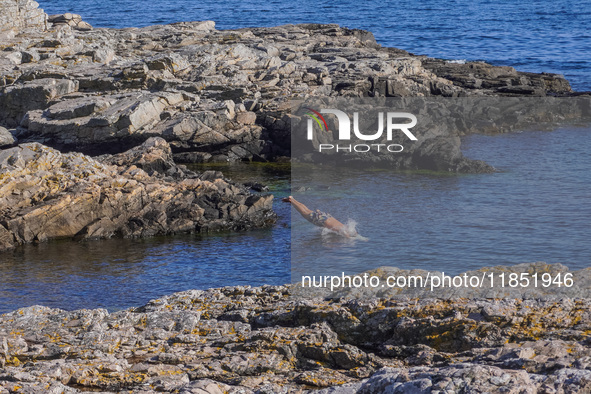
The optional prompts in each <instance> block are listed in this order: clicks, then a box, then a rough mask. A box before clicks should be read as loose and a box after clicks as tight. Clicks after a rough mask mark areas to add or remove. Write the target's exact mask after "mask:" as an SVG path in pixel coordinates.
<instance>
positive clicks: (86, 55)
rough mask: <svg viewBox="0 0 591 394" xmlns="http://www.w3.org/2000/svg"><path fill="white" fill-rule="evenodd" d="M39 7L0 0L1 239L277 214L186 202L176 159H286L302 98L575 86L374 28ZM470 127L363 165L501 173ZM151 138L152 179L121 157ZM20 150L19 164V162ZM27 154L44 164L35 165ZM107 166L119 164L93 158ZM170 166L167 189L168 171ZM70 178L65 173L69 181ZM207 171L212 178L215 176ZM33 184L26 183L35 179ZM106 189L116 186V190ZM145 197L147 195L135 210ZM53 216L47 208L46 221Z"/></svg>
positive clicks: (545, 90) (265, 206)
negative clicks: (393, 39) (144, 19)
mask: <svg viewBox="0 0 591 394" xmlns="http://www.w3.org/2000/svg"><path fill="white" fill-rule="evenodd" d="M37 6H38V4H37V3H36V2H34V1H31V0H1V1H0V9H2V18H3V19H2V24H0V26H2V27H1V28H0V29H1V31H0V37H1V38H2V39H1V41H0V149H4V150H3V151H2V152H3V153H2V156H1V157H2V160H1V162H0V182H1V183H0V213H1V215H2V220H1V221H0V249H6V248H9V247H12V246H15V245H19V244H22V243H27V242H38V241H43V240H47V239H53V238H62V237H63V238H72V237H78V238H82V239H85V238H99V237H111V236H119V235H122V236H147V235H155V234H170V233H176V232H181V231H188V232H191V231H213V230H216V229H241V228H252V227H260V226H266V225H269V224H271V223H272V222H273V220H272V213H269V210H270V208H271V202H272V201H271V198H270V197H265V198H262V197H261V196H259V195H257V194H252V195H251V196H246V194H244V193H248V192H246V191H243V192H238V191H236V190H234V191H232V192H228V190H230V189H231V188H230V187H228V188H226V189H225V191H223V192H222V194H224V195H225V197H224V198H221V199H220V198H218V197H219V195H218V194H216V192H214V191H212V192H211V193H210V194H208V196H207V198H206V199H201V200H199V199H198V200H199V201H197V200H192V201H188V200H187V198H186V196H185V194H186V190H188V189H189V187H188V186H187V185H188V184H189V183H194V185H193V187H195V188H198V187H200V186H199V185H197V184H196V181H195V179H198V178H199V176H200V175H198V174H193V173H190V172H187V171H186V170H184V169H182V168H181V167H179V166H178V165H177V164H175V163H203V162H227V161H288V160H290V155H291V154H292V151H291V150H292V146H291V141H290V134H291V131H290V123H291V119H292V118H293V117H294V115H293V114H291V113H290V102H291V101H293V100H307V99H313V98H319V97H332V98H347V97H353V98H355V97H358V98H359V97H374V98H375V97H378V98H387V97H468V98H470V97H474V98H479V97H489V96H491V97H492V96H494V97H506V98H507V99H510V98H514V97H539V98H547V97H549V96H571V95H574V94H575V93H573V92H572V90H571V88H570V85H569V83H568V81H566V80H565V79H564V78H563V77H561V76H559V75H554V74H546V73H543V74H533V73H524V72H519V71H516V70H515V69H513V68H511V67H496V66H491V65H489V64H486V63H482V62H468V63H466V64H458V63H452V62H447V61H445V60H440V59H432V58H428V57H426V56H415V55H412V54H410V53H408V52H406V51H403V50H399V49H396V48H384V47H381V46H380V45H379V44H377V43H376V41H375V39H374V37H373V35H372V34H371V33H370V32H366V31H361V30H354V29H347V28H343V27H339V26H337V25H316V24H307V25H285V26H278V27H270V28H252V29H238V30H226V31H223V30H216V29H215V23H214V22H212V21H204V22H182V23H175V24H171V25H157V26H149V27H145V28H128V29H103V28H98V29H93V28H92V26H90V25H89V24H87V23H86V22H84V21H83V20H82V17H80V15H75V14H70V13H66V14H62V15H52V16H47V15H45V14H44V13H43V11H42V10H40V9H39V8H37ZM547 107H548V108H553V107H554V105H553V104H552V103H551V104H549V105H547ZM573 107H575V106H570V108H573ZM588 107H590V105H589V101H586V102H585V103H584V104H583V105H582V106H581V108H580V110H579V111H578V112H577V111H575V113H572V114H570V115H572V116H573V117H575V118H577V117H580V116H581V114H587V115H589V114H590V113H591V111H589V108H588ZM541 112H544V113H546V112H548V111H545V110H544V111H541ZM475 113H477V112H475ZM560 115H561V116H562V114H560ZM495 131H496V132H502V130H500V128H498V127H497V128H496V129H495V128H492V129H491V128H490V127H489V128H488V129H487V130H486V132H495ZM473 132H482V130H481V128H479V127H468V128H466V129H464V130H462V131H460V132H458V131H453V130H446V129H442V128H440V127H437V125H436V126H435V129H434V130H429V132H428V133H426V134H425V135H424V136H423V137H422V138H421V140H420V141H419V142H418V143H416V144H414V145H413V146H412V147H411V148H410V149H409V150H408V152H405V153H404V154H402V155H399V156H393V157H394V158H393V159H392V158H388V160H386V161H383V162H380V163H378V162H377V161H376V160H374V159H375V158H370V160H368V161H367V163H369V164H371V165H373V164H379V165H381V166H386V167H389V168H394V169H402V170H405V169H411V170H412V169H415V170H421V169H427V170H436V171H451V172H491V171H494V168H492V167H491V166H489V165H488V164H486V163H484V162H482V161H480V160H473V159H469V158H466V157H464V156H463V154H462V152H461V150H460V144H461V140H460V135H459V134H466V133H473ZM154 138H156V139H159V140H158V141H159V142H158V144H160V145H161V146H163V147H164V146H166V150H167V153H166V155H167V157H166V158H164V159H162V160H163V161H164V162H165V163H166V165H165V166H164V167H162V168H161V169H162V170H163V171H165V172H166V174H161V175H162V176H163V177H164V178H162V177H161V178H162V179H160V180H152V179H149V178H148V177H147V176H148V175H149V177H154V176H156V177H158V176H159V175H158V174H160V173H161V171H155V172H156V173H157V174H156V175H154V171H151V172H150V171H148V172H149V174H148V175H146V174H145V173H143V172H142V171H140V170H142V167H141V166H139V165H137V164H135V163H133V162H129V160H127V161H128V163H127V162H126V159H125V158H124V159H121V158H117V155H123V156H124V157H127V156H129V155H130V153H129V152H133V151H137V150H138V149H148V148H149V147H148V148H147V147H146V146H145V145H142V144H145V143H146V141H148V140H150V139H152V140H150V141H152V143H153V141H156V140H153V139H154ZM30 144H37V145H30ZM160 145H159V146H160ZM142 147H143V148H142ZM150 149H151V148H150ZM32 152H36V153H35V154H33V153H32ZM125 152H127V153H125ZM82 154H83V155H86V156H80V155H82ZM23 155H24V156H26V157H27V158H25V159H23V160H24V162H23V161H22V160H20V159H19V157H21V156H23ZM109 155H110V156H109ZM171 155H172V156H171ZM168 156H171V157H172V158H171V157H168ZM127 158H129V157H127ZM31 160H32V161H31ZM48 160H49V162H48ZM122 160H123V161H122ZM72 161H74V162H76V163H74V164H73V163H72ZM132 161H133V160H132ZM78 162H79V163H78ZM82 162H84V163H85V164H82ZM14 163H17V164H14ZM23 163H25V164H23ZM27 163H34V164H35V165H38V166H41V167H43V169H44V171H45V172H33V171H27V170H26V169H25V168H24V167H23V165H25V166H27V165H29V164H27ZM114 163H119V164H118V166H119V168H118V169H110V170H104V171H103V170H102V169H101V170H99V169H98V167H99V166H101V165H103V164H105V165H108V164H114ZM78 165H84V166H87V167H88V166H90V167H93V168H87V169H86V170H85V171H86V172H87V173H88V174H89V175H90V174H92V175H93V176H94V178H93V179H103V180H104V179H106V178H108V177H109V176H112V177H115V176H118V177H123V178H124V179H123V180H124V182H123V183H121V182H115V181H114V180H112V181H110V185H108V186H105V185H96V184H88V185H87V182H86V180H87V179H86V180H84V181H82V182H81V183H80V184H77V183H76V182H73V180H74V179H78V180H80V179H83V177H81V176H80V174H82V173H81V172H77V170H76V169H75V167H76V166H78ZM122 165H123V167H122ZM134 165H135V167H137V168H139V170H136V168H134ZM355 165H358V163H355ZM66 169H68V170H66ZM105 171H106V172H105ZM109 171H110V172H109ZM107 173H109V174H110V175H107ZM171 174H174V177H173V178H174V182H175V184H174V185H173V184H170V183H166V182H170V179H172V178H170V177H171ZM64 176H67V177H68V179H70V181H68V182H69V183H68V182H66V183H65V184H61V183H60V182H61V179H63V177H64ZM205 176H206V177H207V178H208V179H207V180H208V181H213V179H212V177H213V176H214V175H212V174H208V175H205ZM215 176H216V177H217V178H218V179H221V177H222V175H221V174H217V175H215ZM166 177H168V178H170V179H169V180H168V181H167V180H166ZM55 178H59V179H55ZM135 182H139V184H141V185H143V186H141V187H140V186H137V185H136V184H135ZM142 182H144V183H142ZM220 182H221V183H223V182H225V181H223V180H222V181H220ZM55 183H57V185H56V184H55ZM90 183H92V181H91V182H90ZM107 183H109V182H107ZM156 183H157V184H158V185H159V186H158V187H161V190H162V191H163V190H164V189H165V188H166V187H172V188H173V189H177V190H176V191H179V190H178V189H179V187H183V188H185V189H184V190H185V191H183V192H182V193H180V194H177V196H178V198H179V200H175V199H171V200H166V202H163V197H156V198H157V199H158V201H159V202H155V201H152V200H150V199H148V200H147V201H143V200H142V199H143V198H144V197H145V196H146V193H148V194H149V191H148V189H150V188H152V187H156V186H154V185H155V184H156ZM33 184H35V185H36V187H35V188H34V189H33V190H26V188H27V185H33ZM132 184H133V186H132ZM214 184H215V182H214ZM74 185H75V186H76V187H74ZM83 185H86V186H83ZM179 185H184V186H179ZM218 186H219V185H218ZM236 187H238V188H240V186H239V185H238V186H236ZM212 190H213V189H212ZM179 192H180V191H179ZM109 193H113V195H112V196H111V197H113V196H117V198H108V197H109ZM181 194H182V195H183V196H184V197H180V195H181ZM206 194H207V193H206ZM120 195H122V196H125V197H126V198H118V196H120ZM245 198H246V200H245ZM92 199H95V200H96V201H94V200H93V201H91V200H92ZM137 199H139V200H137ZM189 200H190V199H189ZM205 200H207V201H205ZM15 201H17V203H15ZM83 201H84V203H82V202H83ZM105 201H107V202H108V204H106V205H105V204H104V202H105ZM138 201H143V203H147V204H148V205H147V206H145V207H143V208H142V207H140V206H139V205H137V204H138ZM263 201H264V202H263ZM134 204H136V205H137V206H135V207H134V208H133V209H132V211H133V213H129V212H128V209H129V207H130V206H133V205H134ZM228 204H230V205H228ZM253 204H254V205H253ZM65 205H69V206H71V207H74V208H73V209H72V210H71V212H70V214H65V213H63V212H62V213H59V214H58V213H56V210H59V209H60V208H59V207H60V206H65ZM154 205H159V208H154ZM149 206H152V208H148V207H149ZM91 207H92V208H93V209H96V212H97V215H89V214H87V215H84V214H82V215H80V217H85V216H89V217H87V218H85V219H80V222H75V223H72V224H68V225H66V226H62V224H63V223H67V222H69V220H70V219H71V218H72V217H73V216H75V215H74V211H76V210H77V211H78V212H88V211H85V210H86V209H87V208H91ZM150 209H151V210H150ZM214 211H217V212H214ZM247 211H248V214H247V215H246V216H245V213H246V212H247ZM254 211H256V213H253V212H254ZM123 212H125V214H122V213H123ZM47 216H49V217H51V218H50V219H49V220H47V219H43V220H40V218H42V217H44V218H47ZM228 217H230V219H229V220H228ZM238 217H240V218H239V219H237V218H238ZM32 222H34V223H35V224H34V225H32V224H31V223H32ZM58 225H59V227H56V226H58Z"/></svg>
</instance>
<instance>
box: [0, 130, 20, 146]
mask: <svg viewBox="0 0 591 394" xmlns="http://www.w3.org/2000/svg"><path fill="white" fill-rule="evenodd" d="M16 141H17V139H16V138H15V137H14V136H13V135H12V133H11V132H10V131H8V130H7V129H5V128H4V127H2V126H0V148H5V147H7V146H12V145H14V144H15V143H16Z"/></svg>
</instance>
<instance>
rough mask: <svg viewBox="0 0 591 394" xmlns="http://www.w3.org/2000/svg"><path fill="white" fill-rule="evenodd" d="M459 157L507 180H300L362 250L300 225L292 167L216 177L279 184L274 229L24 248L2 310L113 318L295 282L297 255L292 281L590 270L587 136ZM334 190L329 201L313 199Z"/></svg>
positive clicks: (468, 144)
mask: <svg viewBox="0 0 591 394" xmlns="http://www.w3.org/2000/svg"><path fill="white" fill-rule="evenodd" d="M463 147H464V152H465V154H466V155H468V156H470V157H474V158H480V159H484V160H486V161H488V162H489V163H491V164H493V165H494V166H496V167H497V168H498V169H499V170H500V172H498V173H495V174H482V175H442V174H433V173H393V172H390V171H372V172H368V171H363V172H361V171H348V172H345V171H332V172H331V171H328V170H327V171H326V172H324V175H322V176H307V178H305V179H294V182H296V183H298V184H302V183H306V184H308V185H310V186H312V187H313V190H311V191H310V192H304V193H299V194H296V193H295V192H294V195H297V196H298V198H300V200H301V201H303V202H305V203H306V204H308V205H310V207H313V208H320V209H323V210H327V211H329V212H331V213H332V214H333V215H334V216H335V217H337V218H338V219H341V220H343V221H345V220H348V219H353V220H355V221H357V222H358V229H359V231H360V232H361V234H362V235H364V236H366V237H368V238H369V240H368V241H366V242H363V241H348V240H345V239H343V238H340V237H335V236H330V235H329V236H323V235H322V234H321V232H320V230H319V229H318V228H316V227H314V226H312V225H310V224H309V223H308V222H306V221H305V220H303V219H302V218H301V217H300V216H299V215H297V214H294V215H293V220H291V218H290V217H291V211H290V207H289V205H288V204H285V203H282V202H281V201H279V198H280V197H283V196H286V195H288V194H289V193H290V182H289V179H290V173H289V170H288V169H286V168H281V167H277V166H265V165H233V166H226V167H225V168H224V167H223V166H220V167H216V169H222V170H224V171H225V172H226V173H227V174H228V175H229V176H231V177H233V178H235V179H237V180H243V181H245V180H252V179H254V180H258V181H261V182H264V183H267V184H269V185H270V188H271V192H272V193H273V194H274V195H275V196H276V201H275V204H274V207H275V210H276V211H277V212H278V214H279V215H280V219H279V222H278V223H277V225H276V226H275V227H273V228H272V229H268V230H258V231H252V232H248V233H240V234H220V235H209V236H196V235H185V236H177V237H163V238H152V239H146V240H108V241H96V242H84V243H75V242H52V243H47V244H42V245H38V246H26V247H22V248H19V249H17V250H15V251H12V252H7V253H4V254H3V256H2V264H0V277H1V278H2V281H1V282H0V312H6V311H9V310H13V309H15V308H18V307H22V306H29V305H34V304H43V305H47V306H53V307H60V308H64V309H77V308H96V307H106V308H109V309H111V310H115V309H120V308H125V307H129V306H137V305H142V304H143V303H145V302H146V301H148V300H150V299H153V298H157V297H159V296H162V295H165V294H170V293H172V292H175V291H182V290H187V289H193V288H200V289H203V288H209V287H217V286H225V285H238V284H250V285H260V284H264V283H268V284H282V283H287V282H289V280H290V243H291V244H292V245H293V247H292V249H291V252H292V253H293V255H294V260H295V261H296V264H294V266H293V270H294V273H295V276H296V277H297V275H298V274H302V273H304V274H309V273H312V272H315V271H321V272H322V273H323V274H330V273H340V272H341V271H345V272H348V273H355V272H360V271H363V270H367V269H370V268H374V267H377V266H382V265H394V266H398V267H400V268H424V269H432V270H433V269H436V270H442V269H443V270H444V271H445V272H446V273H458V272H462V271H464V270H467V269H473V268H478V267H482V266H491V265H498V264H516V263H522V262H533V261H546V262H549V263H556V262H560V263H564V264H566V265H568V266H569V267H570V268H571V269H580V268H585V267H588V266H589V265H590V262H591V247H590V244H589V240H588V238H589V237H588V235H589V223H590V219H591V198H590V196H591V171H589V169H590V168H591V155H589V153H588V152H589V151H590V150H591V130H589V129H588V128H587V129H586V128H564V129H560V130H557V131H553V132H542V131H539V132H523V133H514V134H506V135H497V136H482V135H475V136H470V137H468V138H465V139H464V144H463ZM326 184H330V185H332V187H331V189H329V190H322V191H319V192H315V191H314V188H315V189H316V190H318V186H322V185H326ZM290 227H291V228H292V229H293V231H290ZM291 233H293V235H291ZM292 240H293V241H292Z"/></svg>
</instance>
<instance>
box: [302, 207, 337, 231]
mask: <svg viewBox="0 0 591 394" xmlns="http://www.w3.org/2000/svg"><path fill="white" fill-rule="evenodd" d="M331 217H332V215H331V214H330V213H326V212H322V211H320V210H319V209H317V210H315V211H314V212H312V213H310V214H309V215H308V218H309V220H310V221H311V222H312V224H314V225H316V226H318V227H324V222H326V221H327V220H328V218H331Z"/></svg>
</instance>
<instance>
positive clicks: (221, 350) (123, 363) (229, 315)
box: [0, 264, 591, 394]
mask: <svg viewBox="0 0 591 394" xmlns="http://www.w3.org/2000/svg"><path fill="white" fill-rule="evenodd" d="M536 267H537V268H540V266H539V264H538V265H537V266H536ZM510 269H511V268H510V267H509V268H508V270H510ZM577 275H578V276H580V275H584V276H589V275H588V273H585V271H579V272H578V273H577ZM578 276H577V277H578ZM291 291H292V290H291V286H263V287H256V288H252V287H225V288H220V289H209V290H190V291H185V292H181V293H176V294H173V295H170V296H167V297H163V298H160V299H157V300H153V301H150V302H149V303H148V304H146V305H144V306H142V307H139V308H130V309H127V310H122V311H118V312H114V313H108V312H107V311H106V310H104V309H96V310H78V311H72V312H67V311H63V310H59V309H50V308H46V307H41V306H33V307H29V308H23V309H19V310H17V311H15V312H11V313H7V314H4V315H1V316H0V393H3V394H4V393H17V392H18V393H38V392H45V393H77V392H82V391H97V392H104V393H111V392H126V393H153V392H171V393H211V394H213V393H288V392H289V393H291V392H295V393H297V392H308V391H314V392H317V393H326V394H328V393H495V392H504V393H532V394H533V393H588V392H589V391H590V390H591V371H590V368H591V341H590V339H589V333H590V332H591V308H590V307H591V301H590V300H589V299H587V298H585V299H583V298H578V299H577V298H557V299H546V300H543V299H540V298H523V299H515V298H505V299H495V298H455V299H438V298H421V299H417V298H408V299H392V298H369V299H364V300H361V299H354V298H339V299H332V300H327V299H325V298H310V299H300V298H295V297H293V296H292V294H291Z"/></svg>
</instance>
